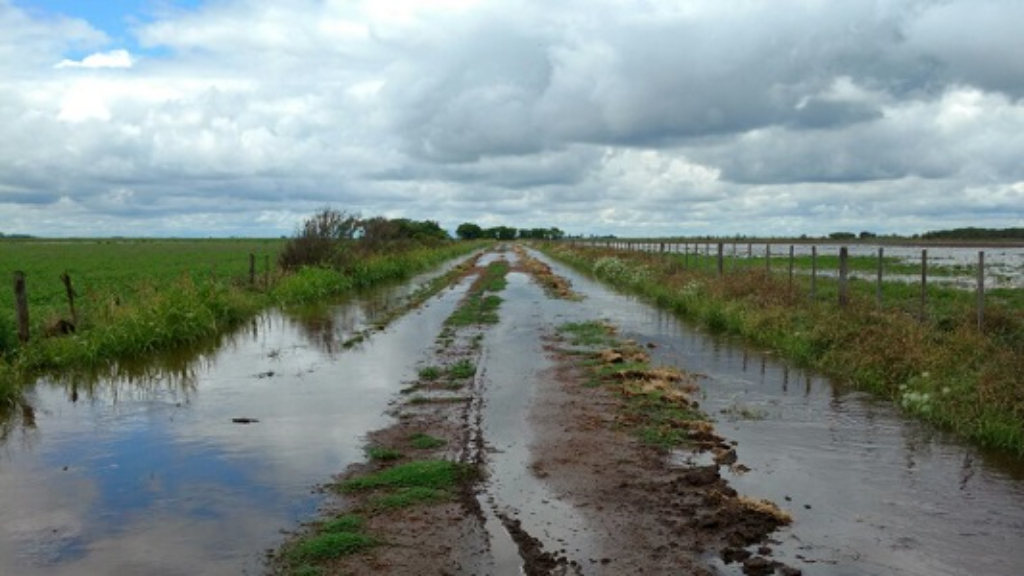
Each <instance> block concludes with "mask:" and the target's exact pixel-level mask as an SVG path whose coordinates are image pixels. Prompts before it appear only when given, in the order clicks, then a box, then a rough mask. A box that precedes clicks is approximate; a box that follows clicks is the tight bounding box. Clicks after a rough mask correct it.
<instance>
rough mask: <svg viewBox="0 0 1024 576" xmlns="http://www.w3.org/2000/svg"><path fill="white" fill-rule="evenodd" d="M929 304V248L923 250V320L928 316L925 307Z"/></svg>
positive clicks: (921, 318)
mask: <svg viewBox="0 0 1024 576" xmlns="http://www.w3.org/2000/svg"><path fill="white" fill-rule="evenodd" d="M927 306H928V249H927V248H926V249H924V250H921V317H920V320H921V322H924V320H925V317H926V316H927V314H926V312H925V308H926V307H927Z"/></svg>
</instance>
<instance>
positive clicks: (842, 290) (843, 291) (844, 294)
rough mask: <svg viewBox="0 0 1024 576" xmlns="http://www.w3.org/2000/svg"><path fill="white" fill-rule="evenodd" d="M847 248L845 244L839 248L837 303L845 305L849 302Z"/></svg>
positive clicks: (848, 254)
mask: <svg viewBox="0 0 1024 576" xmlns="http://www.w3.org/2000/svg"><path fill="white" fill-rule="evenodd" d="M849 256H850V253H849V250H848V249H847V248H846V246H843V247H842V248H840V249H839V305H840V306H846V305H847V304H848V303H849V302H850V292H849V290H850V285H849V274H850V262H849Z"/></svg>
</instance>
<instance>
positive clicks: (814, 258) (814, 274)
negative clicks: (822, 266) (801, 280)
mask: <svg viewBox="0 0 1024 576" xmlns="http://www.w3.org/2000/svg"><path fill="white" fill-rule="evenodd" d="M817 298H818V247H817V246H811V300H817Z"/></svg>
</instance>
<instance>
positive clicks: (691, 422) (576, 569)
mask: <svg viewBox="0 0 1024 576" xmlns="http://www.w3.org/2000/svg"><path fill="white" fill-rule="evenodd" d="M467 274H468V275H469V276H471V277H473V280H472V281H473V282H474V285H473V287H472V288H471V289H470V290H469V295H468V296H467V299H466V301H465V302H464V304H463V306H462V307H461V309H460V310H461V311H459V312H456V314H454V315H453V317H452V318H451V319H449V322H448V323H447V324H446V327H445V329H444V330H443V331H442V333H441V334H439V335H438V337H437V340H436V345H435V347H434V351H433V353H432V354H431V356H430V357H429V358H426V359H424V361H423V368H422V369H421V370H420V378H419V379H418V380H417V381H416V382H414V383H411V384H410V385H409V386H408V387H407V388H405V390H404V391H403V394H402V397H401V398H399V399H397V400H396V402H395V405H394V408H393V411H392V412H393V416H394V417H395V420H394V422H395V423H394V424H393V425H392V426H389V427H387V428H384V429H382V430H378V431H376V432H374V433H372V434H371V435H370V437H369V438H368V439H367V440H368V446H369V447H370V449H371V450H370V451H368V454H370V456H371V458H370V461H369V463H367V464H364V465H360V466H358V467H353V468H352V469H350V470H347V471H345V472H344V474H342V475H341V476H340V477H339V481H338V485H337V486H338V487H340V488H341V489H340V490H339V492H340V495H339V497H338V499H337V502H336V505H337V510H336V511H334V515H335V516H337V517H338V518H346V517H347V518H352V517H358V518H359V519H360V520H359V528H358V536H360V537H361V538H364V539H365V542H367V545H366V546H353V547H352V548H351V549H346V550H344V551H338V550H337V548H335V549H334V550H333V552H332V551H328V552H326V553H321V554H317V553H314V552H312V551H310V552H308V553H307V548H300V547H299V546H301V545H300V544H295V543H293V544H291V545H289V546H288V547H286V548H285V549H283V550H282V552H281V553H279V555H278V558H277V560H276V562H275V566H276V568H277V569H278V570H279V571H281V572H285V573H322V574H381V573H387V574H498V575H500V574H519V573H526V574H714V573H718V570H716V569H714V568H712V567H711V566H712V565H713V564H714V565H718V566H721V565H722V564H723V562H724V563H725V564H726V565H727V566H729V567H730V568H728V570H731V571H733V572H735V573H746V574H773V573H777V574H799V573H800V572H799V570H796V569H794V568H791V567H788V566H785V565H783V564H782V563H780V562H777V561H775V560H774V559H773V558H772V550H771V544H770V537H771V534H772V532H773V531H774V530H775V529H776V528H778V527H779V526H781V525H783V524H785V523H786V522H787V521H788V518H787V515H786V514H785V512H783V511H781V510H779V509H778V508H777V507H775V506H774V505H773V504H771V503H767V502H761V501H754V500H750V499H746V498H743V497H741V496H739V495H737V494H736V492H735V491H734V490H732V489H731V488H730V487H729V486H728V484H727V482H726V481H725V480H724V479H723V478H722V476H721V475H720V474H719V470H720V467H725V466H732V467H733V469H734V470H735V469H737V468H738V467H741V466H742V463H738V462H736V461H735V452H734V451H733V450H732V447H731V446H730V444H729V443H728V442H727V441H726V440H725V439H723V438H720V437H719V436H718V435H717V434H716V433H715V431H714V429H713V428H712V426H711V425H710V424H709V423H707V422H704V421H703V419H702V417H701V413H700V411H699V403H698V402H696V401H695V400H694V399H693V398H691V397H690V395H689V394H688V392H692V391H693V390H694V389H695V388H694V387H692V380H693V378H694V376H693V375H688V374H682V373H670V372H668V371H664V370H659V369H658V368H657V367H654V366H650V365H649V363H648V361H647V356H646V354H645V352H644V348H645V344H644V343H642V342H641V343H635V342H626V341H622V340H621V339H619V338H617V337H616V336H615V333H614V327H613V326H608V325H607V324H604V323H601V322H600V318H592V317H587V315H586V313H584V312H583V310H582V307H578V306H576V305H575V303H574V300H575V299H577V298H578V295H576V294H574V293H573V292H572V289H571V287H570V286H568V285H567V284H566V283H565V282H564V281H563V280H561V279H560V278H559V277H558V276H557V275H553V274H551V272H550V269H548V268H547V266H546V265H544V264H542V263H540V262H538V261H536V260H534V259H533V258H532V257H531V256H530V255H529V254H527V253H526V252H525V251H523V250H521V249H517V250H505V251H499V252H495V253H490V254H486V255H484V256H483V257H482V258H480V260H479V261H478V262H477V263H476V266H475V267H473V268H472V269H468V270H467ZM500 277H504V280H501V278H500ZM467 281H469V280H467ZM499 298H500V300H499ZM567 326H575V327H577V328H578V329H579V330H583V331H589V337H590V338H596V340H593V341H589V342H588V341H586V338H585V337H584V336H587V335H581V333H580V332H579V331H577V332H576V333H573V332H570V331H567V330H566V327H567ZM423 438H430V439H433V440H436V442H433V443H430V446H425V445H424V444H423V443H417V439H423ZM680 445H681V446H682V447H680ZM670 453H674V454H675V457H674V458H669V454H670ZM680 454H685V455H689V456H690V457H689V458H680V457H679V456H680ZM385 456H386V457H385ZM684 460H685V461H687V462H688V463H687V464H685V465H681V464H679V462H681V461H684ZM424 462H428V463H431V466H433V465H435V464H436V465H437V466H441V465H442V464H443V463H450V464H451V465H452V466H458V468H457V469H456V474H455V476H453V478H455V480H454V481H453V482H452V483H451V484H449V485H444V486H442V485H440V484H431V485H430V486H429V487H426V486H425V485H419V484H417V485H415V486H414V485H413V484H411V483H407V484H401V485H399V484H395V485H394V487H393V489H394V490H395V492H394V493H391V494H390V496H388V497H390V498H392V499H390V500H382V495H381V490H378V489H369V490H362V489H359V488H358V486H362V485H363V484H359V483H360V482H364V481H365V480H366V479H371V478H372V479H374V481H376V479H378V478H380V477H381V473H388V471H391V472H394V471H397V470H403V471H404V470H407V469H412V468H413V467H415V466H417V465H419V464H422V463H424ZM392 476H394V474H392ZM403 482H404V480H403ZM409 482H411V481H409ZM364 483H365V482H364ZM380 485H381V484H374V486H380ZM417 490H419V491H418V492H417ZM424 490H426V491H424ZM414 494H418V495H419V496H417V497H416V498H415V502H410V501H408V500H407V499H406V500H402V503H401V504H397V505H390V504H382V502H394V501H396V498H398V497H399V496H401V497H403V498H405V497H406V496H409V497H411V496H412V495H414ZM335 524H337V523H335ZM331 525H332V524H330V522H329V521H328V522H327V523H324V524H320V525H317V526H313V527H311V528H310V531H309V533H307V534H306V536H305V537H306V538H307V539H309V538H310V537H316V536H317V535H320V536H325V535H329V533H330V532H329V529H328V528H326V526H331ZM355 536H356V535H353V538H355ZM331 541H332V542H335V541H337V542H341V541H342V540H341V539H335V540H331ZM349 541H350V540H344V542H349ZM351 541H353V542H354V541H356V540H351ZM359 541H360V542H362V541H364V540H359ZM296 550H302V552H301V553H299V552H296ZM308 550H313V548H311V547H308Z"/></svg>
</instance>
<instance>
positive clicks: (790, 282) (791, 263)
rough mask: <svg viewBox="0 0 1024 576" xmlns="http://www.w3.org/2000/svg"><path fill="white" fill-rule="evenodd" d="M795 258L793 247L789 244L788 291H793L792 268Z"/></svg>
mask: <svg viewBox="0 0 1024 576" xmlns="http://www.w3.org/2000/svg"><path fill="white" fill-rule="evenodd" d="M795 258H796V256H795V249H794V248H793V245H792V244H790V245H789V289H790V290H792V289H793V266H794V264H795V262H794V260H795Z"/></svg>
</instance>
